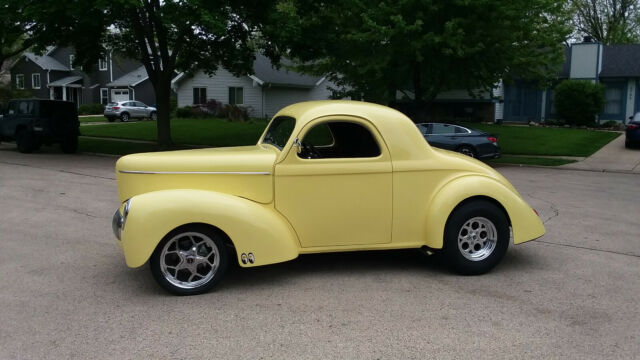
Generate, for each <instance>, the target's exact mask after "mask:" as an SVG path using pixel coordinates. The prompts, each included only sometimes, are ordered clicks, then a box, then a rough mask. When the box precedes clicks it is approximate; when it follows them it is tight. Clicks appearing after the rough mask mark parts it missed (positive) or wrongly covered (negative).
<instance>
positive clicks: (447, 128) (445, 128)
mask: <svg viewBox="0 0 640 360" xmlns="http://www.w3.org/2000/svg"><path fill="white" fill-rule="evenodd" d="M431 126H432V129H433V130H432V131H431V133H432V134H433V135H442V134H453V126H451V125H449V124H432V125H431Z"/></svg>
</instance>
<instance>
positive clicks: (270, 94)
mask: <svg viewBox="0 0 640 360" xmlns="http://www.w3.org/2000/svg"><path fill="white" fill-rule="evenodd" d="M331 85H332V84H331V83H329V82H328V81H326V80H325V81H322V83H321V84H319V85H318V86H316V87H313V88H311V89H307V88H285V87H267V88H264V90H263V91H264V97H265V110H264V115H263V116H264V117H271V116H273V115H275V114H276V113H277V112H278V111H280V109H282V108H284V107H285V106H288V105H291V104H295V103H298V102H302V101H313V100H327V99H329V98H330V97H331V90H329V87H330V86H331Z"/></svg>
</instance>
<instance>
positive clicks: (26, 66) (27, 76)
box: [11, 57, 49, 99]
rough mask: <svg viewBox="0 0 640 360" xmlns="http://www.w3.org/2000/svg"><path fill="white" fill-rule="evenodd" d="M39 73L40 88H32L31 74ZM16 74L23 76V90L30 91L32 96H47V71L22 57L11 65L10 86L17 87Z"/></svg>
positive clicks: (42, 97)
mask: <svg viewBox="0 0 640 360" xmlns="http://www.w3.org/2000/svg"><path fill="white" fill-rule="evenodd" d="M33 74H40V89H34V88H33V83H32V75H33ZM17 75H23V76H24V90H26V91H29V92H31V94H32V96H33V97H37V98H40V99H48V98H49V89H48V88H47V71H46V70H42V68H41V67H40V66H38V65H37V64H35V63H34V62H32V61H30V60H29V59H27V58H24V57H23V58H22V59H21V60H19V61H18V62H17V63H16V64H15V65H14V67H13V69H12V71H11V87H12V88H13V89H17V86H16V78H17Z"/></svg>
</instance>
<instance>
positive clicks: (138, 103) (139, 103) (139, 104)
mask: <svg viewBox="0 0 640 360" xmlns="http://www.w3.org/2000/svg"><path fill="white" fill-rule="evenodd" d="M136 106H137V107H142V108H143V107H145V106H147V105H145V104H143V103H141V102H140V101H136Z"/></svg>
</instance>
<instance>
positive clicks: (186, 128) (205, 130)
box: [80, 119, 267, 146]
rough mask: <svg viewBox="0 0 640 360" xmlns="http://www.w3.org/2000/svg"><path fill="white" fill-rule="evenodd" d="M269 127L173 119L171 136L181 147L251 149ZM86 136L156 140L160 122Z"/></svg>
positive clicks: (87, 129)
mask: <svg viewBox="0 0 640 360" xmlns="http://www.w3.org/2000/svg"><path fill="white" fill-rule="evenodd" d="M266 126H267V122H266V121H263V120H251V121H248V122H246V123H243V122H230V121H227V120H222V119H172V120H171V134H172V136H173V141H174V142H175V143H177V144H190V145H191V144H192V145H207V146H237V145H251V144H255V143H256V142H257V141H258V138H259V137H260V135H261V134H262V131H263V130H264V128H265V127H266ZM80 133H81V134H82V135H84V136H97V137H111V138H119V139H136V140H149V141H155V140H156V122H155V121H138V122H130V123H124V124H123V123H114V124H104V125H94V126H82V127H80Z"/></svg>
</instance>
